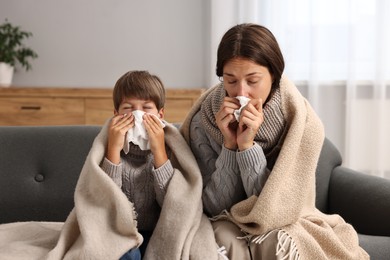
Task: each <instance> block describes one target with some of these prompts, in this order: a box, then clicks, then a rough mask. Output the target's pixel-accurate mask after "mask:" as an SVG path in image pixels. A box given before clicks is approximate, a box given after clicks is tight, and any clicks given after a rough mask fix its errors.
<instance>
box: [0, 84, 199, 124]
mask: <svg viewBox="0 0 390 260" xmlns="http://www.w3.org/2000/svg"><path fill="white" fill-rule="evenodd" d="M204 90H205V89H202V88H199V89H166V102H165V120H167V121H168V122H171V123H177V122H182V121H183V119H184V118H185V116H186V115H187V113H188V112H189V110H190V109H191V107H192V106H193V104H194V103H195V101H196V100H197V99H198V98H199V96H200V95H201V94H202V93H203V92H204ZM113 113H114V106H113V101H112V89H110V88H54V87H53V88H37V87H30V88H26V87H10V88H0V125H103V124H104V122H105V121H106V120H107V119H108V118H109V117H111V116H112V115H113Z"/></svg>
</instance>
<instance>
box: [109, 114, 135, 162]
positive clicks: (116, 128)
mask: <svg viewBox="0 0 390 260" xmlns="http://www.w3.org/2000/svg"><path fill="white" fill-rule="evenodd" d="M134 125H135V122H134V116H133V114H131V113H130V114H123V115H115V116H114V117H113V118H112V119H111V122H110V124H109V126H108V141H107V149H106V158H107V159H108V160H110V161H111V162H112V163H113V164H119V163H120V152H121V150H122V149H123V145H124V144H125V135H126V133H127V131H129V129H130V128H132V127H134Z"/></svg>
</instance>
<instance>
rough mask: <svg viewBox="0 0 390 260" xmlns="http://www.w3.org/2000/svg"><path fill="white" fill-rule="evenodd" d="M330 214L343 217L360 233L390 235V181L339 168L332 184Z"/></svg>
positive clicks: (330, 187)
mask: <svg viewBox="0 0 390 260" xmlns="http://www.w3.org/2000/svg"><path fill="white" fill-rule="evenodd" d="M329 213H331V214H333V213H336V214H339V215H340V216H342V217H343V218H344V220H345V221H346V222H348V223H350V224H351V225H352V226H354V228H355V229H356V231H357V232H358V233H361V234H366V235H377V236H390V221H389V220H390V180H388V179H384V178H381V177H377V176H372V175H367V174H363V173H360V172H357V171H354V170H351V169H348V168H346V167H342V166H338V167H336V168H335V169H334V170H333V173H332V176H331V179H330V184H329Z"/></svg>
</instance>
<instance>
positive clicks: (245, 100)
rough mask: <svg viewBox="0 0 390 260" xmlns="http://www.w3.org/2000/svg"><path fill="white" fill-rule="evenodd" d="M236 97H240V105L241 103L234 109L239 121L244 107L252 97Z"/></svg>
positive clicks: (238, 97)
mask: <svg viewBox="0 0 390 260" xmlns="http://www.w3.org/2000/svg"><path fill="white" fill-rule="evenodd" d="M236 99H238V101H240V105H241V107H240V108H239V109H237V110H234V117H235V118H236V120H237V122H238V121H240V114H241V110H242V108H243V107H245V106H246V104H248V102H249V100H250V98H248V97H244V96H237V97H236Z"/></svg>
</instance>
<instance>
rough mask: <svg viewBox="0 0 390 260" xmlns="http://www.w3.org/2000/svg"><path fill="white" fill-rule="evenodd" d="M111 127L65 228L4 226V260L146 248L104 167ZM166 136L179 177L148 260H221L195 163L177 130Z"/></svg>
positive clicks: (90, 159)
mask: <svg viewBox="0 0 390 260" xmlns="http://www.w3.org/2000/svg"><path fill="white" fill-rule="evenodd" d="M107 125H108V121H107V123H106V124H105V125H104V126H103V128H102V130H101V132H100V133H99V134H98V136H97V137H96V138H95V140H94V142H93V145H92V148H91V150H90V152H89V154H88V156H87V159H86V161H85V163H84V166H83V168H82V170H81V174H80V177H79V180H78V182H77V185H76V190H75V194H74V199H75V206H74V208H73V210H72V211H71V212H70V214H69V216H68V218H67V219H66V221H65V223H53V222H20V223H10V224H3V225H0V259H48V260H57V259H94V260H96V259H97V260H99V259H102V260H103V259H104V260H107V259H109V260H110V259H113V260H114V259H119V258H120V256H122V255H123V254H124V253H125V252H127V251H128V250H129V249H131V248H134V247H137V246H139V245H140V244H141V243H142V240H143V238H142V236H141V235H140V234H139V233H138V231H137V226H136V224H137V222H136V218H135V216H136V213H135V212H134V209H133V205H132V203H131V202H130V201H129V200H128V198H127V197H126V196H125V194H124V193H123V192H122V190H121V189H120V188H119V187H118V186H117V185H116V184H115V183H114V182H113V181H112V180H111V179H110V177H109V176H108V175H107V174H106V173H105V172H104V171H103V170H102V169H101V168H100V166H99V165H100V163H101V161H102V159H103V157H104V150H105V146H106V142H107ZM164 131H165V142H166V144H167V145H168V146H169V147H170V149H171V150H172V154H173V156H172V158H171V161H172V165H173V167H174V168H175V173H174V175H173V177H172V179H171V181H170V185H169V186H168V189H167V193H166V196H165V199H164V203H163V206H162V209H161V214H160V218H159V220H158V223H157V226H156V228H155V230H154V232H153V234H152V237H151V239H150V242H149V244H148V247H147V250H146V254H145V257H144V258H143V259H167V260H174V259H190V258H191V259H199V260H203V259H218V258H219V257H220V256H218V254H217V245H216V242H215V238H214V235H213V231H212V227H211V223H210V222H209V220H208V218H207V217H205V215H204V214H203V210H202V201H201V193H202V179H201V174H200V171H199V168H198V166H197V164H196V160H195V158H194V156H193V154H192V153H191V150H190V149H189V147H188V145H187V143H186V141H185V140H184V138H183V137H182V136H181V134H180V132H179V131H178V129H177V128H176V127H175V126H173V125H172V124H167V126H166V127H165V128H164Z"/></svg>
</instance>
